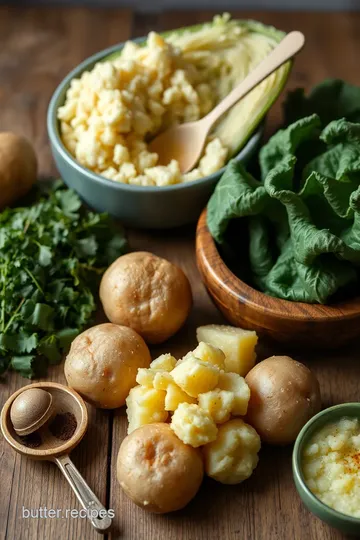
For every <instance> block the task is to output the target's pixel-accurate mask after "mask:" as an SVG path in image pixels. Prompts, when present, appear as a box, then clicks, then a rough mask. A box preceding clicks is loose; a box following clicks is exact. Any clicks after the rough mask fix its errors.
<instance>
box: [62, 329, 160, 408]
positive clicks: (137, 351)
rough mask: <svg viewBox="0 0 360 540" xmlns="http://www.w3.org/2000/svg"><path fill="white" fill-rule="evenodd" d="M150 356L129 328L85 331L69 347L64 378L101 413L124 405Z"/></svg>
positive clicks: (137, 336)
mask: <svg viewBox="0 0 360 540" xmlns="http://www.w3.org/2000/svg"><path fill="white" fill-rule="evenodd" d="M150 362H151V357H150V352H149V349H148V348H147V345H146V343H145V341H144V340H143V339H142V337H141V336H139V334H137V333H136V332H134V330H132V329H131V328H126V327H125V326H118V325H116V324H111V323H106V324H99V325H97V326H93V327H92V328H88V330H85V332H83V333H82V334H80V335H79V336H77V337H76V338H75V339H74V341H73V342H72V344H71V348H70V351H69V354H68V355H67V357H66V360H65V366H64V371H65V377H66V380H67V383H68V385H69V386H71V388H74V390H76V391H77V392H79V394H81V395H82V396H83V397H84V399H86V400H87V401H89V402H90V403H92V404H93V405H95V407H100V408H104V409H114V408H116V407H122V406H123V405H125V400H126V398H127V396H128V394H129V392H130V390H131V388H132V387H133V386H135V384H136V380H135V379H136V374H137V370H138V368H139V367H143V368H148V367H149V365H150Z"/></svg>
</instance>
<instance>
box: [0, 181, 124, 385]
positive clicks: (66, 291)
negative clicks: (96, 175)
mask: <svg viewBox="0 0 360 540" xmlns="http://www.w3.org/2000/svg"><path fill="white" fill-rule="evenodd" d="M125 250H126V240H125V237H124V234H123V233H122V231H118V230H116V229H115V228H114V225H113V223H112V221H111V219H110V218H109V216H108V215H107V214H97V213H94V212H90V211H88V210H87V209H85V208H84V207H83V206H82V204H81V201H80V199H79V197H78V196H77V195H76V193H74V192H73V191H71V190H69V189H66V188H65V187H64V185H63V184H62V182H56V183H55V184H54V185H53V187H52V188H50V189H48V190H47V191H45V192H43V193H42V194H41V195H40V197H38V199H37V201H36V202H35V204H33V205H31V206H29V207H24V208H14V209H11V208H8V209H6V210H5V211H4V212H2V213H1V214H0V374H2V373H4V372H5V371H6V370H7V369H14V370H16V371H19V372H20V373H21V374H22V375H23V376H25V377H29V378H31V377H33V376H35V375H40V374H42V373H44V371H46V367H47V365H48V364H57V363H59V362H60V360H61V352H62V350H63V349H66V348H67V347H68V346H69V344H70V343H71V341H72V340H73V339H74V337H75V336H76V335H77V334H79V332H81V330H82V329H83V328H84V327H85V326H86V325H87V324H88V323H89V322H90V321H91V318H92V315H93V313H94V311H95V309H96V297H97V291H98V285H99V280H100V277H101V275H102V273H103V272H104V270H105V269H106V267H107V266H108V265H109V264H110V263H111V262H112V261H113V260H114V259H115V258H117V257H119V256H120V255H122V254H123V253H124V252H125Z"/></svg>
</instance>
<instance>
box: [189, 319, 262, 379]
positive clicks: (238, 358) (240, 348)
mask: <svg viewBox="0 0 360 540" xmlns="http://www.w3.org/2000/svg"><path fill="white" fill-rule="evenodd" d="M196 337H197V340H198V341H199V342H201V341H205V342H206V343H209V344H210V345H213V346H214V347H218V348H219V349H221V350H222V351H223V352H224V353H225V371H230V372H232V373H238V374H239V375H242V376H243V377H245V375H246V374H247V373H248V372H249V371H250V369H251V368H253V367H254V365H255V360H256V354H255V346H256V344H257V341H258V337H257V335H256V332H254V331H251V330H243V329H242V328H235V327H234V326H224V325H216V324H209V325H207V326H200V327H199V328H198V329H197V330H196Z"/></svg>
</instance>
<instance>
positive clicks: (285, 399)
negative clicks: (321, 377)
mask: <svg viewBox="0 0 360 540" xmlns="http://www.w3.org/2000/svg"><path fill="white" fill-rule="evenodd" d="M245 380H246V382H247V384H248V386H249V388H250V401H249V407H248V411H247V416H246V418H247V422H248V423H249V424H250V425H252V426H253V427H254V428H255V429H256V431H257V432H258V433H259V435H260V437H261V439H262V440H263V441H265V442H267V443H269V444H281V445H282V444H289V443H292V442H293V441H294V440H295V439H296V437H297V435H298V433H299V431H300V430H301V428H302V427H303V426H304V424H306V422H307V421H308V420H309V419H310V418H311V417H312V416H313V415H314V414H316V413H317V412H319V410H320V408H321V397H320V388H319V383H318V381H317V379H316V377H315V375H314V374H313V373H312V372H311V371H310V370H309V369H308V368H307V367H306V366H304V364H301V363H300V362H296V361H295V360H293V359H292V358H289V356H272V357H271V358H267V359H266V360H263V361H262V362H260V363H259V364H257V365H256V366H255V367H254V368H253V369H252V370H251V371H249V373H248V374H247V375H246V377H245Z"/></svg>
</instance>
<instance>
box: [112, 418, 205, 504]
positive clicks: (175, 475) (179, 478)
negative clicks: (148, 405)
mask: <svg viewBox="0 0 360 540" xmlns="http://www.w3.org/2000/svg"><path fill="white" fill-rule="evenodd" d="M116 471H117V479H118V481H119V483H120V485H121V487H122V488H123V490H124V491H125V493H126V495H127V496H128V497H129V498H130V499H131V500H132V501H133V502H134V503H135V504H137V505H138V506H140V507H141V508H143V509H144V510H147V511H149V512H155V513H158V514H164V513H167V512H174V511H175V510H180V509H181V508H183V507H184V506H186V505H187V504H188V503H189V502H190V501H191V499H192V498H193V497H194V496H195V495H196V493H197V491H198V489H199V488H200V485H201V483H202V480H203V476H204V465H203V461H202V456H201V453H200V452H199V450H196V449H195V448H192V447H191V446H188V445H186V444H184V443H183V442H182V441H180V439H178V438H177V437H176V435H175V434H174V433H173V431H172V430H171V429H170V426H169V424H164V423H156V424H146V425H145V426H141V427H140V428H138V429H136V430H135V431H133V432H132V433H131V434H130V435H128V436H127V437H125V439H124V440H123V442H122V444H121V446H120V450H119V454H118V458H117V465H116Z"/></svg>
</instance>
